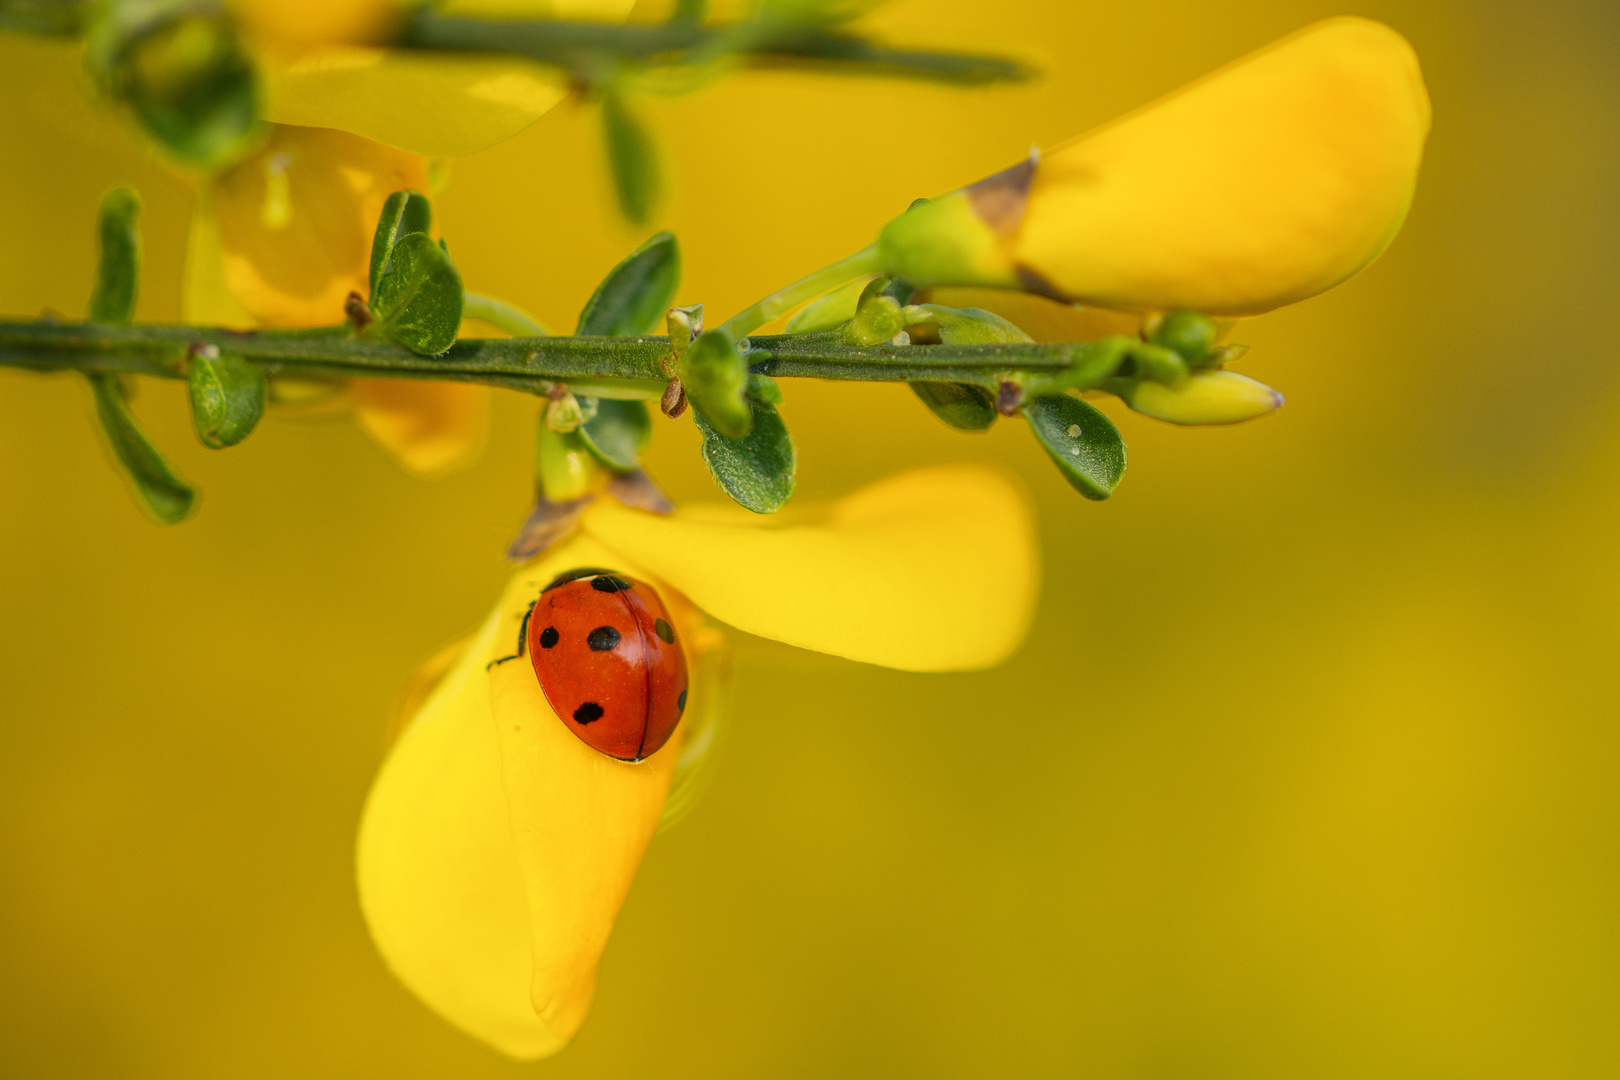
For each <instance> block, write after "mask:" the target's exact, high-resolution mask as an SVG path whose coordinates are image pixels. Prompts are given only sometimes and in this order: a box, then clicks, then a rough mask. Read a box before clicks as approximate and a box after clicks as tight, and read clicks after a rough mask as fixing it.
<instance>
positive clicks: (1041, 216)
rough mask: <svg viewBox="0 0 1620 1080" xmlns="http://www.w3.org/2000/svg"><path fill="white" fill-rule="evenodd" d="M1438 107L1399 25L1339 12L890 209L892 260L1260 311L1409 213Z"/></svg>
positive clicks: (1306, 289) (952, 276) (1391, 232)
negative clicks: (1043, 150) (954, 186)
mask: <svg viewBox="0 0 1620 1080" xmlns="http://www.w3.org/2000/svg"><path fill="white" fill-rule="evenodd" d="M1429 120H1430V108H1429V97H1428V92H1427V91H1426V90H1425V89H1424V85H1423V75H1422V73H1421V71H1419V69H1418V62H1417V57H1416V55H1414V54H1413V52H1412V47H1411V46H1410V45H1408V44H1407V42H1406V40H1405V39H1404V38H1402V37H1401V36H1400V35H1399V34H1397V33H1396V32H1395V31H1394V30H1391V29H1390V28H1389V27H1387V26H1384V25H1382V24H1381V23H1376V22H1372V21H1370V20H1367V19H1358V18H1340V19H1329V20H1327V21H1326V22H1322V23H1318V24H1316V25H1315V26H1311V27H1307V28H1306V29H1304V30H1302V31H1300V32H1299V33H1297V34H1294V35H1292V36H1290V37H1287V38H1284V39H1283V40H1281V41H1279V42H1276V43H1275V44H1273V45H1271V46H1269V47H1268V48H1265V49H1262V50H1261V51H1259V52H1257V53H1254V54H1253V55H1250V56H1247V57H1245V58H1243V59H1241V60H1238V61H1236V62H1235V63H1232V64H1229V65H1228V66H1226V67H1225V68H1222V69H1221V70H1219V71H1217V72H1215V73H1213V74H1211V75H1209V76H1206V77H1205V78H1203V79H1200V80H1198V81H1197V82H1194V83H1191V84H1189V85H1188V86H1185V87H1183V88H1182V89H1180V90H1178V91H1176V92H1175V93H1173V94H1171V95H1170V96H1168V97H1166V98H1163V99H1161V100H1159V101H1157V102H1154V103H1153V104H1151V105H1148V106H1145V107H1144V108H1141V109H1138V110H1137V111H1136V112H1134V113H1131V114H1129V115H1127V116H1125V117H1122V118H1121V119H1119V120H1116V121H1114V122H1112V123H1110V124H1107V125H1104V126H1103V127H1102V128H1099V129H1098V130H1096V131H1094V132H1092V133H1090V134H1088V135H1084V136H1081V137H1080V138H1079V139H1076V140H1073V141H1071V142H1068V143H1066V144H1064V145H1062V146H1059V147H1058V148H1056V149H1054V150H1052V151H1050V152H1049V153H1047V154H1046V155H1045V157H1044V158H1040V159H1036V158H1031V159H1030V160H1027V161H1024V162H1021V163H1020V164H1018V165H1015V166H1013V167H1012V168H1009V169H1006V170H1003V171H1002V172H1000V173H997V174H996V175H994V176H991V177H988V178H986V179H984V180H981V181H979V182H978V183H976V184H973V185H971V186H969V187H967V188H964V189H962V190H960V191H955V192H952V193H950V194H948V195H945V196H943V197H941V198H938V199H934V200H932V201H929V202H918V203H917V204H915V205H913V206H912V207H911V209H909V210H907V211H906V212H905V213H904V214H902V215H900V216H899V217H897V218H895V219H894V220H893V221H891V222H889V223H888V224H887V225H886V226H884V228H883V230H882V232H881V233H880V234H879V237H878V245H877V248H878V253H879V256H880V258H881V259H882V261H883V264H884V267H885V271H886V272H887V273H889V274H891V275H894V276H899V277H903V278H905V279H906V280H908V281H911V282H914V283H916V284H919V285H980V286H988V287H992V288H1003V289H1012V288H1025V289H1028V290H1030V291H1032V292H1038V293H1041V294H1043V295H1048V296H1053V297H1060V298H1062V299H1065V300H1071V301H1075V302H1078V303H1082V304H1087V305H1096V306H1098V307H1103V308H1110V309H1114V310H1120V311H1165V310H1171V309H1175V308H1190V309H1193V310H1196V311H1202V312H1205V313H1206V314H1210V315H1238V316H1241V315H1257V314H1260V313H1262V312H1265V311H1270V310H1271V309H1273V308H1277V307H1281V306H1282V305H1284V304H1290V303H1293V302H1294V301H1296V300H1303V299H1305V298H1306V297H1308V296H1314V295H1315V294H1317V293H1319V292H1323V291H1325V290H1327V289H1330V288H1332V287H1333V286H1334V285H1337V284H1338V283H1339V282H1341V281H1344V280H1345V279H1346V278H1348V277H1350V276H1351V275H1353V274H1355V273H1356V272H1357V271H1359V270H1360V269H1361V268H1362V267H1364V266H1366V265H1367V264H1368V263H1370V262H1372V260H1374V259H1375V258H1377V257H1378V256H1379V255H1380V254H1381V253H1382V252H1383V250H1384V248H1385V247H1387V246H1388V245H1389V242H1390V241H1391V240H1392V239H1393V238H1394V236H1395V234H1396V232H1398V231H1399V230H1400V227H1401V224H1402V222H1403V221H1404V220H1405V218H1406V211H1407V208H1408V206H1409V205H1410V203H1411V199H1412V192H1413V188H1414V187H1415V185H1416V183H1417V174H1418V166H1419V164H1420V162H1421V160H1422V157H1423V144H1424V140H1425V139H1426V138H1427V137H1428V132H1429Z"/></svg>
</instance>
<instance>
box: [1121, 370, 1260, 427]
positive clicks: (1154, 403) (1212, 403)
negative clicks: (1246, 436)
mask: <svg viewBox="0 0 1620 1080" xmlns="http://www.w3.org/2000/svg"><path fill="white" fill-rule="evenodd" d="M1119 396H1120V397H1122V398H1124V399H1125V404H1127V405H1129V406H1130V407H1131V408H1133V409H1135V410H1136V411H1137V412H1139V413H1142V414H1144V415H1146V416H1151V417H1153V418H1154V419H1156V420H1167V421H1169V422H1170V423H1172V424H1236V423H1239V422H1241V421H1243V420H1252V419H1254V418H1255V417H1256V416H1264V415H1265V414H1266V413H1268V412H1271V411H1272V410H1274V409H1277V408H1280V407H1281V406H1282V403H1283V396H1282V395H1281V394H1279V393H1278V392H1277V391H1275V390H1273V389H1272V388H1271V387H1269V386H1267V385H1266V384H1264V383H1261V382H1256V381H1255V380H1253V379H1251V378H1249V377H1248V376H1246V375H1239V374H1238V373H1237V372H1235V371H1199V372H1195V373H1193V375H1191V376H1190V377H1189V378H1188V379H1187V380H1186V381H1185V382H1184V383H1182V384H1181V385H1180V386H1168V385H1166V384H1164V383H1160V382H1151V381H1149V380H1146V379H1143V380H1141V381H1137V382H1133V383H1131V384H1130V385H1128V386H1127V387H1125V388H1122V389H1121V390H1120V391H1119Z"/></svg>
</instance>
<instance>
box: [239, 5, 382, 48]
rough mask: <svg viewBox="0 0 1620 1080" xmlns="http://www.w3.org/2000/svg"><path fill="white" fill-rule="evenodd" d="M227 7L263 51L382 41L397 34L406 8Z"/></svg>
mask: <svg viewBox="0 0 1620 1080" xmlns="http://www.w3.org/2000/svg"><path fill="white" fill-rule="evenodd" d="M226 7H228V8H229V9H230V12H231V14H232V15H234V16H235V17H236V19H237V21H238V23H239V24H240V25H241V26H242V27H243V29H244V30H245V31H246V32H247V34H248V36H249V37H251V38H252V39H253V40H254V42H255V44H257V45H258V46H260V49H261V51H262V50H263V47H264V46H265V45H267V44H268V45H279V46H283V47H286V46H310V45H322V44H328V43H332V42H349V43H360V42H378V41H384V40H386V39H387V38H388V37H389V35H390V34H391V33H393V32H394V31H396V30H397V28H398V26H399V24H400V22H401V21H402V20H403V18H404V16H405V7H406V5H404V4H402V3H400V2H398V0H226Z"/></svg>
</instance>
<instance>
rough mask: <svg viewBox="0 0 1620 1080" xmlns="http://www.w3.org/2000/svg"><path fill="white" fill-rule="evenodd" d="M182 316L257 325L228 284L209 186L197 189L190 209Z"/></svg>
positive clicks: (204, 323)
mask: <svg viewBox="0 0 1620 1080" xmlns="http://www.w3.org/2000/svg"><path fill="white" fill-rule="evenodd" d="M180 316H181V318H183V319H184V320H185V321H186V322H188V323H192V324H193V325H200V326H229V327H232V328H234V329H237V330H246V329H250V328H251V327H253V326H254V325H255V319H254V318H253V314H252V312H250V311H248V310H247V309H246V308H245V307H243V306H242V304H241V302H240V301H238V300H237V299H236V297H235V296H232V295H231V290H230V289H229V287H227V286H226V284H225V252H224V249H223V248H222V247H221V244H220V239H219V222H218V220H216V218H215V216H214V206H213V199H212V198H211V197H210V196H209V192H208V189H207V188H206V187H203V188H201V189H199V190H198V192H197V194H196V198H195V204H194V205H193V207H192V210H191V231H190V233H189V234H188V235H187V237H186V262H185V268H184V270H183V272H182V282H181V287H180Z"/></svg>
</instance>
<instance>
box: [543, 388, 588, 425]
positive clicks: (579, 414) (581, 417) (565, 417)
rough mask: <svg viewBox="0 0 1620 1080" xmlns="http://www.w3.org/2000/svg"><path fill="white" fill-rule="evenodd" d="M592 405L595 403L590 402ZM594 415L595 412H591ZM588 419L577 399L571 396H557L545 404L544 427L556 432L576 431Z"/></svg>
mask: <svg viewBox="0 0 1620 1080" xmlns="http://www.w3.org/2000/svg"><path fill="white" fill-rule="evenodd" d="M592 404H593V405H594V404H595V402H592ZM592 415H593V416H594V415H595V410H594V409H593V410H592ZM587 419H588V417H586V415H585V410H584V408H583V407H582V406H581V405H580V402H579V398H577V397H575V396H574V395H573V394H570V393H567V392H566V391H565V392H564V393H561V394H558V395H557V396H556V397H554V398H552V399H551V400H550V401H548V402H547V403H546V427H548V428H550V429H551V430H552V431H556V432H569V431H577V430H578V429H579V426H580V425H581V424H583V423H584V422H585V421H586V420H587Z"/></svg>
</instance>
